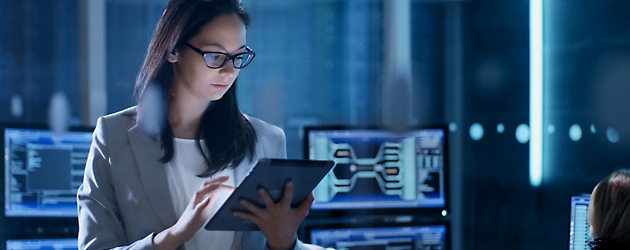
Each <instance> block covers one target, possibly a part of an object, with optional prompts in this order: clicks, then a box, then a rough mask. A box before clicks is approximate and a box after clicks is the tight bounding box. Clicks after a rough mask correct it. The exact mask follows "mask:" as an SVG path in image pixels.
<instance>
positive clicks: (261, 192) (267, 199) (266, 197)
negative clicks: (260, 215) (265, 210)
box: [258, 188, 276, 207]
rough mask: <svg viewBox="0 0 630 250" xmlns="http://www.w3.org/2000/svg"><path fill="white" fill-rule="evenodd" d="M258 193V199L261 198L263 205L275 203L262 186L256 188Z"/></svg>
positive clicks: (270, 205)
mask: <svg viewBox="0 0 630 250" xmlns="http://www.w3.org/2000/svg"><path fill="white" fill-rule="evenodd" d="M258 195H260V199H261V200H262V202H263V204H264V205H265V207H272V206H274V205H275V204H276V202H275V201H274V200H273V199H272V198H271V196H270V195H269V193H267V190H265V189H264V188H259V189H258Z"/></svg>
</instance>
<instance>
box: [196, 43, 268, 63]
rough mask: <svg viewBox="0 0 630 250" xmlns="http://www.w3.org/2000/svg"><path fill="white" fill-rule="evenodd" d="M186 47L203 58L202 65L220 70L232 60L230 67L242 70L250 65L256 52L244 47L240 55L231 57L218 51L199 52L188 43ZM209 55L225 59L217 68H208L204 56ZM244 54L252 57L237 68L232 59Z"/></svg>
mask: <svg viewBox="0 0 630 250" xmlns="http://www.w3.org/2000/svg"><path fill="white" fill-rule="evenodd" d="M186 45H187V46H188V47H190V48H191V49H192V50H193V51H195V52H197V53H199V54H200V55H201V56H202V57H203V62H204V64H205V65H206V66H207V67H208V68H211V69H220V68H222V67H223V66H225V64H226V63H227V62H228V61H229V60H232V66H234V68H235V69H242V68H245V67H247V65H249V64H250V63H251V62H252V61H253V60H254V57H256V52H254V51H253V50H252V49H250V48H249V47H247V46H245V50H246V51H245V52H240V53H236V54H234V55H231V54H228V53H224V52H218V51H202V50H200V49H199V48H197V47H195V46H192V45H191V44H190V43H186ZM211 53H212V54H221V55H225V58H226V59H225V60H224V61H223V62H222V63H221V65H219V66H216V67H214V66H210V65H208V63H206V55H207V54H211ZM244 54H251V55H252V57H251V59H249V61H247V62H246V63H245V64H244V65H243V66H240V65H239V66H237V65H236V61H234V59H235V58H236V57H238V56H240V55H244Z"/></svg>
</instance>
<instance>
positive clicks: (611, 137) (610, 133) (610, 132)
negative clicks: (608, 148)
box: [606, 127, 620, 143]
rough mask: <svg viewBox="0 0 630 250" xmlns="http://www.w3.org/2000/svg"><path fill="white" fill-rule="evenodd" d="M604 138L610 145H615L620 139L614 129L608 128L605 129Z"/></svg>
mask: <svg viewBox="0 0 630 250" xmlns="http://www.w3.org/2000/svg"><path fill="white" fill-rule="evenodd" d="M606 138H608V141H610V142H611V143H617V142H618V141H619V139H620V136H619V132H617V130H616V129H614V128H611V127H609V128H608V129H606Z"/></svg>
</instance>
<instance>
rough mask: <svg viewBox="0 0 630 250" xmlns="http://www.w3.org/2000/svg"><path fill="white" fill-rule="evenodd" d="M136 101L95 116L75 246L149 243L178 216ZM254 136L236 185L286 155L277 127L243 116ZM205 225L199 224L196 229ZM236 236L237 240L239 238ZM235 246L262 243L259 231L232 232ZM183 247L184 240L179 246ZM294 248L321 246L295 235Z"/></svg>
mask: <svg viewBox="0 0 630 250" xmlns="http://www.w3.org/2000/svg"><path fill="white" fill-rule="evenodd" d="M135 111H136V109H135V107H132V108H128V109H126V110H123V111H120V112H118V113H114V114H111V115H107V116H103V117H100V118H99V119H98V122H97V124H96V128H95V130H94V135H93V141H92V146H91V147H90V152H89V154H88V160H87V164H86V166H85V176H84V179H83V184H82V185H81V187H80V188H79V190H78V194H77V201H78V209H79V249H111V248H120V249H153V244H152V237H153V235H154V234H157V233H159V232H161V231H163V230H164V229H166V228H168V227H170V226H172V225H174V224H175V222H177V220H178V219H179V218H178V217H177V216H176V214H175V210H174V208H173V202H172V200H171V196H170V192H169V186H168V180H167V176H166V170H165V164H163V163H161V162H159V159H160V158H162V156H163V152H162V149H161V142H160V140H159V139H158V140H154V139H151V138H149V137H147V136H146V135H145V134H144V133H143V132H142V129H141V128H140V126H139V125H137V123H136V120H135V113H136V112H135ZM247 118H248V120H249V122H250V123H251V125H252V126H253V128H254V130H255V131H256V135H257V137H258V143H257V145H256V153H255V157H254V159H253V161H251V163H250V161H249V160H248V159H245V160H244V161H243V162H242V163H241V164H240V165H239V166H237V167H236V169H235V173H234V177H235V182H236V184H237V185H239V184H240V183H241V181H242V180H243V178H244V177H245V176H246V175H247V173H249V171H251V169H252V168H253V166H254V164H255V163H256V162H257V160H258V159H260V158H286V142H285V135H284V131H282V129H280V128H278V127H276V126H273V125H271V124H268V123H265V122H263V121H261V120H259V119H256V118H253V117H247ZM201 230H204V229H201ZM239 242H240V244H239ZM235 243H236V244H233V245H234V246H235V249H265V246H266V242H265V237H264V236H263V235H262V233H261V232H259V231H256V232H237V234H236V237H235ZM180 249H183V246H182V247H180ZM295 249H321V247H317V246H313V245H308V244H303V243H302V242H300V241H298V244H296V247H295Z"/></svg>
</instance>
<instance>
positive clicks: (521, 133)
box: [515, 124, 530, 144]
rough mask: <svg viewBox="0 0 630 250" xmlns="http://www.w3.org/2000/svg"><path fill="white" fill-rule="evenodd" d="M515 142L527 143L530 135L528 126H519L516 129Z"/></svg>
mask: <svg viewBox="0 0 630 250" xmlns="http://www.w3.org/2000/svg"><path fill="white" fill-rule="evenodd" d="M515 135H516V140H517V141H518V142H520V143H522V144H525V143H527V142H528V141H529V137H530V133H529V126H527V124H520V125H518V127H516V134H515Z"/></svg>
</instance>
